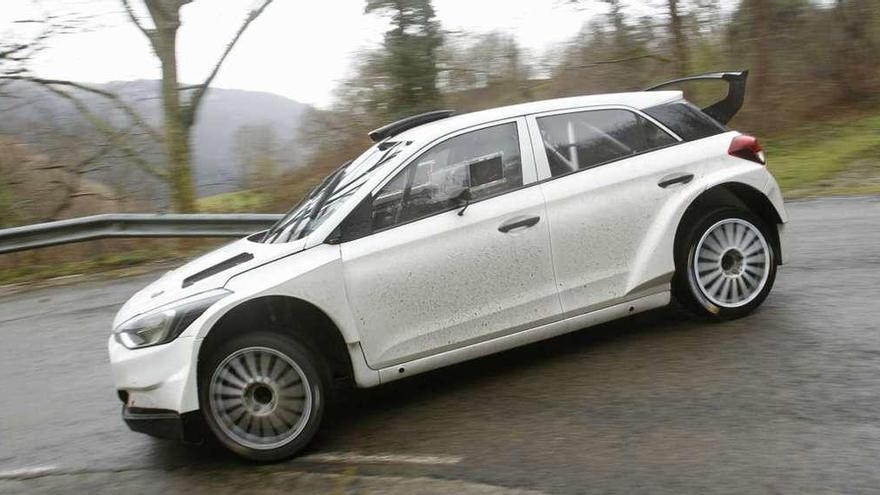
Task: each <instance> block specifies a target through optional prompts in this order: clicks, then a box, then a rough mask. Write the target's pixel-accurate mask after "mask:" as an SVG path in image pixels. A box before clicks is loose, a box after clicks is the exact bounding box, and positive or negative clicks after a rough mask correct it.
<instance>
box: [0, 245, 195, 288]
mask: <svg viewBox="0 0 880 495" xmlns="http://www.w3.org/2000/svg"><path fill="white" fill-rule="evenodd" d="M181 256H182V253H179V252H177V251H174V250H170V249H169V250H155V249H153V250H146V249H145V250H136V251H126V252H121V253H115V254H107V255H102V256H96V257H94V258H89V259H86V260H75V261H62V262H60V263H45V264H37V265H33V264H24V265H21V266H19V267H15V268H6V269H3V270H0V285H9V284H18V283H23V282H31V281H35V280H47V279H50V278H58V277H66V276H73V275H79V274H82V273H95V272H106V271H113V270H118V269H125V268H131V267H133V266H138V265H142V264H144V263H149V262H154V261H162V260H168V259H177V258H180V257H181Z"/></svg>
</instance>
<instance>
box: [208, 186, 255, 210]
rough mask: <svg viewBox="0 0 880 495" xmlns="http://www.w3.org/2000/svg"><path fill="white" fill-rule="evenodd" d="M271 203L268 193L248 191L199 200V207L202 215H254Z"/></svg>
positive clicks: (216, 195)
mask: <svg viewBox="0 0 880 495" xmlns="http://www.w3.org/2000/svg"><path fill="white" fill-rule="evenodd" d="M271 201H272V197H271V195H269V194H268V193H266V192H263V191H257V190H247V189H246V190H244V191H236V192H231V193H224V194H215V195H213V196H207V197H204V198H199V199H198V201H197V207H198V211H199V212H201V213H254V212H259V211H265V210H266V208H267V207H268V206H269V205H270V204H271Z"/></svg>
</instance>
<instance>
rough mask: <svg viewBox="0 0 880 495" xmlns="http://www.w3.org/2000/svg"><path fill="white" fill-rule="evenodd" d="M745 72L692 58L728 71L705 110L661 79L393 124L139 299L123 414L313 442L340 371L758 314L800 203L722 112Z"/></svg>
mask: <svg viewBox="0 0 880 495" xmlns="http://www.w3.org/2000/svg"><path fill="white" fill-rule="evenodd" d="M746 75H747V73H746V72H744V71H743V72H720V73H715V74H707V75H703V76H697V77H695V78H686V79H685V80H690V79H715V80H721V81H726V82H727V83H728V93H727V96H726V97H725V98H724V99H722V100H721V101H719V102H717V103H715V104H714V105H711V106H709V107H706V108H703V109H700V108H698V107H696V106H694V105H692V104H691V103H689V102H688V101H686V100H684V99H683V96H682V93H681V92H680V91H657V90H655V89H658V88H657V87H655V88H651V89H652V90H646V91H642V92H633V93H620V94H603V95H592V96H582V97H575V98H565V99H556V100H548V101H539V102H534V103H526V104H522V105H514V106H508V107H503V108H495V109H492V110H486V111H481V112H474V113H468V114H463V115H452V112H448V111H441V112H431V113H428V114H423V115H418V116H415V117H411V118H408V119H404V120H401V121H399V122H395V123H393V124H389V125H387V126H385V127H383V128H381V129H377V130H376V131H374V132H372V133H370V136H371V137H372V138H373V140H374V141H376V144H375V145H374V146H373V147H371V148H370V149H368V150H367V151H366V152H364V153H363V154H362V155H361V156H359V157H358V158H356V159H355V160H353V161H351V162H349V163H347V164H345V165H343V166H342V167H340V168H339V169H337V170H336V171H335V172H333V173H332V174H331V175H330V176H328V177H327V178H326V179H325V180H324V181H323V182H322V183H321V184H320V185H319V186H318V187H317V188H315V190H314V191H313V192H312V193H311V194H310V195H309V196H308V197H307V198H305V199H304V200H303V201H302V202H301V203H300V204H299V205H298V206H297V207H295V208H294V209H293V210H291V211H290V212H289V213H287V214H286V215H285V216H284V218H283V219H282V220H280V221H279V222H278V223H277V224H276V225H275V226H273V227H272V228H271V229H269V230H267V231H264V232H259V233H257V234H254V235H251V236H249V237H247V238H245V239H241V240H239V241H236V242H233V243H231V244H229V245H227V246H225V247H222V248H220V249H218V250H216V251H214V252H212V253H209V254H207V255H205V256H203V257H201V258H198V259H196V260H195V261H192V262H190V263H188V264H186V265H185V266H182V267H181V268H178V269H176V270H174V271H171V272H169V273H168V274H166V275H165V276H164V277H162V278H161V279H159V280H158V281H156V282H155V283H153V284H151V285H150V286H149V287H147V288H145V289H143V290H142V291H140V292H138V293H137V294H136V295H135V296H134V297H132V298H131V300H129V301H128V302H127V303H126V304H125V306H123V307H122V309H121V310H120V311H119V314H118V315H117V316H116V320H115V321H114V323H113V334H112V336H111V338H110V341H109V350H110V361H111V363H112V369H113V377H114V380H115V384H116V388H117V389H118V392H119V396H120V398H121V399H122V401H123V402H124V407H123V417H124V419H125V421H126V422H127V423H128V425H129V426H130V427H131V429H133V430H135V431H140V432H145V433H150V434H153V435H157V436H164V437H175V438H183V439H186V440H198V439H199V438H203V437H202V435H203V434H211V435H213V436H215V437H216V438H217V439H218V440H219V441H220V442H221V443H222V444H223V445H225V446H226V447H228V448H229V449H231V450H232V451H234V452H236V453H238V454H240V455H242V456H245V457H248V458H251V459H256V460H265V461H269V460H277V459H282V458H285V457H289V456H291V455H293V454H294V453H296V452H297V451H299V450H300V449H302V448H303V447H304V446H305V445H306V444H307V443H308V442H309V440H310V439H311V438H312V436H313V435H314V434H315V432H316V430H317V429H318V426H319V424H320V422H321V417H322V415H323V414H324V409H325V404H326V403H327V398H328V394H329V393H330V392H331V390H332V389H333V388H334V384H339V383H344V382H345V381H347V382H349V383H353V384H354V385H355V386H357V387H373V386H376V385H379V384H382V383H387V382H390V381H393V380H397V379H400V378H405V377H408V376H411V375H414V374H416V373H422V372H424V371H428V370H432V369H436V368H439V367H442V366H446V365H449V364H453V363H457V362H460V361H464V360H467V359H471V358H475V357H479V356H483V355H486V354H490V353H494V352H498V351H502V350H505V349H510V348H512V347H516V346H519V345H523V344H527V343H530V342H535V341H537V340H541V339H545V338H548V337H552V336H554V335H559V334H562V333H565V332H571V331H574V330H578V329H581V328H584V327H588V326H590V325H595V324H597V323H601V322H606V321H609V320H613V319H616V318H621V317H625V316H627V315H631V314H633V313H638V312H641V311H646V310H649V309H652V308H658V307H662V306H666V305H667V304H669V303H670V302H671V301H672V300H675V301H676V302H678V303H679V304H680V305H682V306H685V307H687V308H690V309H691V310H692V311H694V312H695V313H697V314H699V315H702V316H705V317H708V318H711V319H716V320H725V319H731V318H737V317H741V316H744V315H746V314H748V313H749V312H751V311H752V310H754V309H755V308H756V307H757V306H758V305H760V304H761V302H762V301H763V300H764V299H765V298H766V297H767V295H768V293H769V292H770V289H771V287H772V286H773V281H774V278H775V275H776V268H777V265H779V264H780V263H781V262H782V241H781V238H782V235H781V234H782V227H783V224H784V223H785V222H786V213H785V210H784V209H783V204H782V197H781V195H780V191H779V187H778V186H777V183H776V181H775V180H774V178H773V177H772V176H771V174H770V173H769V172H768V171H767V168H766V167H765V166H764V153H763V150H762V149H761V146H760V144H759V143H758V141H757V140H756V139H755V138H754V137H751V136H747V135H743V134H740V133H739V132H736V131H733V130H730V129H728V128H727V127H725V124H726V122H727V121H728V120H729V119H730V118H731V117H732V116H733V115H734V114H735V113H736V112H737V111H738V110H739V108H740V106H741V105H742V101H743V94H744V88H745V81H746ZM681 81H682V80H677V81H672V82H671V83H666V84H672V83H678V82H681ZM666 84H664V85H661V86H665V85H666Z"/></svg>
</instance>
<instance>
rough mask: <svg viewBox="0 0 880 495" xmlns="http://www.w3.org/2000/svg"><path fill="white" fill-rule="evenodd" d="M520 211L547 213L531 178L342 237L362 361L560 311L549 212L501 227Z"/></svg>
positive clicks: (382, 360)
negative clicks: (465, 203)
mask: <svg viewBox="0 0 880 495" xmlns="http://www.w3.org/2000/svg"><path fill="white" fill-rule="evenodd" d="M511 205H515V206H514V207H511ZM523 216H539V217H542V218H543V217H545V212H544V200H543V198H542V196H541V192H540V190H539V189H538V188H536V187H526V188H523V189H519V190H517V191H513V192H511V193H508V194H505V195H503V196H497V197H494V198H489V199H486V200H484V201H479V202H476V203H474V204H472V205H470V206H469V207H468V209H467V213H466V214H465V215H463V216H459V215H458V214H457V211H448V212H446V213H441V214H439V215H434V216H432V217H429V218H426V219H423V220H420V221H415V222H412V223H409V224H406V225H401V226H398V227H395V228H393V229H390V230H387V231H385V232H379V233H376V234H373V235H370V236H367V237H364V238H362V239H358V240H354V241H351V242H346V243H343V244H342V260H343V265H344V267H345V268H344V271H345V281H346V288H347V290H348V293H349V301H350V303H351V307H352V311H353V312H354V314H355V318H356V321H357V322H358V326H359V331H360V335H361V339H362V340H361V342H362V345H363V348H364V352H365V354H366V356H367V361H368V362H369V363H370V364H371V365H372V366H374V367H376V368H379V367H383V366H387V365H392V364H397V363H400V362H404V361H406V360H409V359H415V358H417V357H421V356H422V355H424V354H425V353H426V352H428V353H430V352H433V350H435V349H438V350H443V349H449V348H451V347H457V346H461V345H464V344H465V343H467V342H472V341H475V340H485V339H488V338H492V337H493V336H496V335H497V334H499V333H502V332H510V331H516V330H517V329H522V328H528V327H531V326H535V325H539V324H543V323H547V322H548V321H551V320H552V319H558V318H559V317H560V315H559V298H558V296H557V293H556V289H555V280H554V276H553V265H552V262H551V258H550V252H549V251H550V250H549V242H548V230H547V222H546V221H539V222H538V224H537V225H535V227H533V228H528V229H524V230H522V231H519V232H510V233H507V234H504V233H501V232H499V231H498V226H499V225H501V224H502V223H504V222H506V221H510V220H511V219H515V218H517V217H523ZM378 308H381V310H377V309H378Z"/></svg>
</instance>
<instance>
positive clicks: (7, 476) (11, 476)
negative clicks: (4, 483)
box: [0, 466, 59, 480]
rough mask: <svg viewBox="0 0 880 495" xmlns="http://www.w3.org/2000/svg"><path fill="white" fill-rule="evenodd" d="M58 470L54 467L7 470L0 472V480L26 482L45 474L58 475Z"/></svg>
mask: <svg viewBox="0 0 880 495" xmlns="http://www.w3.org/2000/svg"><path fill="white" fill-rule="evenodd" d="M58 472H59V469H58V468H57V467H55V466H36V467H26V468H18V469H7V470H6V471H0V480H26V479H29V478H37V477H39V476H45V475H47V474H53V473H58Z"/></svg>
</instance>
